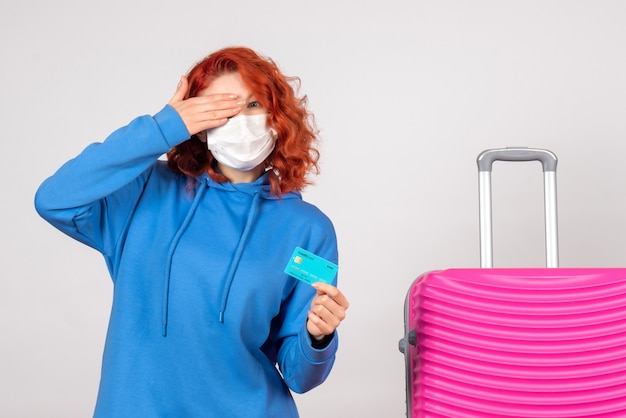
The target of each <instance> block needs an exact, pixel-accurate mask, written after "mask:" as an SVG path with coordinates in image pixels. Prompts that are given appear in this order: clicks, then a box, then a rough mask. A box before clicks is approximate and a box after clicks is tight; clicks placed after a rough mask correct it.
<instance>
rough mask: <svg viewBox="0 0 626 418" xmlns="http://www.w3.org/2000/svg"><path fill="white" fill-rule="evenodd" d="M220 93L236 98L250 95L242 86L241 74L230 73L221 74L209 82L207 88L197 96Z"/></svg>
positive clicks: (244, 86)
mask: <svg viewBox="0 0 626 418" xmlns="http://www.w3.org/2000/svg"><path fill="white" fill-rule="evenodd" d="M222 93H228V94H236V95H237V96H242V97H247V96H249V95H250V90H249V89H248V87H246V85H245V84H244V82H243V80H242V78H241V74H239V72H232V73H226V74H222V75H220V76H219V77H217V78H216V79H215V80H213V81H212V82H211V84H210V85H209V87H207V88H206V89H204V90H202V91H201V92H200V93H199V96H206V95H209V94H222Z"/></svg>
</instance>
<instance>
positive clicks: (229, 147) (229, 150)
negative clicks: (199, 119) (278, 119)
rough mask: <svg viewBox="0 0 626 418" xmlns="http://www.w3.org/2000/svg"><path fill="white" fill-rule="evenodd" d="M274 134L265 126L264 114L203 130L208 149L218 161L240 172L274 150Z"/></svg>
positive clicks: (233, 119)
mask: <svg viewBox="0 0 626 418" xmlns="http://www.w3.org/2000/svg"><path fill="white" fill-rule="evenodd" d="M275 142H276V132H275V131H274V130H273V129H269V128H268V127H267V114H261V115H237V116H235V117H232V118H230V119H229V120H228V122H226V124H224V125H222V126H218V127H217V128H213V129H208V130H207V131H206V143H207V147H208V148H209V150H210V151H211V153H212V154H213V156H214V157H215V159H216V160H217V161H219V162H220V163H222V164H224V165H225V166H228V167H230V168H234V169H235V170H239V171H248V170H252V169H253V168H254V167H256V166H258V165H259V164H261V163H262V162H263V161H264V160H265V159H266V158H267V157H268V156H269V155H270V153H271V152H272V150H273V149H274V144H275Z"/></svg>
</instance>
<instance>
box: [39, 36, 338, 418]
mask: <svg viewBox="0 0 626 418" xmlns="http://www.w3.org/2000/svg"><path fill="white" fill-rule="evenodd" d="M295 81H297V79H293V78H287V77H285V76H284V75H283V74H282V73H281V72H280V71H279V69H278V68H277V66H276V65H275V64H274V63H273V62H272V61H271V60H270V59H268V58H264V57H261V56H259V55H258V54H257V53H255V52H254V51H252V50H250V49H247V48H225V49H223V50H220V51H217V52H215V53H213V54H211V55H210V56H208V57H207V58H205V59H204V60H203V61H201V62H200V63H198V64H197V65H196V66H195V67H194V68H193V69H192V70H191V71H190V73H189V74H188V75H187V76H185V77H183V78H182V79H181V81H180V83H179V85H178V88H177V90H176V93H175V94H174V96H173V97H172V99H171V100H170V102H169V103H168V104H167V105H166V106H165V108H164V109H163V110H161V111H160V112H158V113H157V114H156V115H154V116H142V117H139V118H137V119H135V120H134V121H132V122H131V123H130V124H129V125H127V126H125V127H123V128H121V129H119V130H117V131H116V132H114V133H113V134H112V135H110V136H109V137H108V138H107V139H106V140H105V141H104V142H102V143H95V144H92V145H90V146H88V147H87V148H86V149H85V150H84V151H83V152H82V153H81V154H80V155H78V156H77V157H76V158H74V159H72V160H70V161H69V162H67V163H66V164H65V165H63V166H62V167H61V168H60V169H59V170H58V171H57V172H56V173H55V174H54V175H53V176H51V177H50V178H49V179H47V180H46V181H45V182H44V183H43V184H42V185H41V187H40V188H39V190H38V191H37V195H36V198H35V206H36V208H37V211H38V212H39V213H40V215H41V216H42V217H44V218H45V219H46V220H48V221H49V222H50V223H51V224H52V225H54V226H55V227H57V228H58V229H60V230H61V231H63V232H64V233H66V234H68V235H70V236H72V237H73V238H75V239H77V240H79V241H81V242H83V243H85V244H87V245H89V246H91V247H93V248H95V249H96V250H98V251H100V252H101V253H102V254H103V256H104V258H105V260H106V263H107V266H108V269H109V272H110V274H111V277H112V280H113V283H114V296H113V306H112V311H111V317H110V322H109V328H108V333H107V339H106V345H105V349H104V355H103V364H102V374H101V380H100V389H99V392H98V400H97V403H96V408H95V413H94V416H96V417H220V418H222V417H244V416H245V417H297V416H298V413H297V411H296V407H295V403H294V401H293V399H292V397H291V393H290V391H294V392H297V393H302V392H306V391H308V390H309V389H311V388H313V387H315V386H317V385H319V384H320V383H322V382H323V381H324V380H325V379H326V377H327V376H328V374H329V372H330V370H331V368H332V365H333V362H334V358H335V353H336V350H337V332H336V328H337V327H338V326H339V324H340V323H341V321H342V320H343V319H344V317H345V311H346V309H347V308H348V301H347V300H346V298H345V297H344V295H343V294H342V293H341V292H340V291H339V290H338V289H337V288H336V287H335V285H336V279H335V281H334V282H333V284H332V285H331V284H327V283H322V282H319V283H315V284H313V285H309V284H306V283H304V282H302V281H299V280H296V279H294V278H293V277H291V276H288V275H287V274H285V273H284V270H285V267H286V265H287V263H288V262H289V261H290V258H291V255H292V254H293V252H294V249H295V248H296V247H301V248H303V249H306V250H308V251H310V252H313V253H315V254H317V255H319V256H321V257H323V258H325V259H328V260H330V261H332V262H333V263H337V244H336V237H335V232H334V228H333V226H332V223H331V222H330V220H329V219H328V218H327V217H326V216H325V215H324V214H323V213H322V212H321V211H320V210H319V209H317V208H316V207H314V206H313V205H311V204H308V203H306V202H304V201H303V200H302V197H301V194H300V190H302V188H303V187H304V186H306V184H307V179H306V175H307V174H308V173H309V172H311V171H316V170H317V159H318V154H317V151H316V149H315V148H314V143H315V140H316V137H315V131H314V130H313V127H312V123H310V115H309V114H308V112H307V110H306V98H305V97H304V98H298V97H296V94H295V92H294V88H293V87H292V83H293V82H295ZM164 153H167V156H168V159H167V162H163V161H160V160H158V158H159V157H160V156H161V155H163V154H164Z"/></svg>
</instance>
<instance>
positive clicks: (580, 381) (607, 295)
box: [400, 148, 626, 418]
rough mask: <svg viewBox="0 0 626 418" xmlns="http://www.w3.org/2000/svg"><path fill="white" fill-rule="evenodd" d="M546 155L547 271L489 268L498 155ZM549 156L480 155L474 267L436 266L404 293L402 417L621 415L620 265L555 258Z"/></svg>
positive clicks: (625, 315) (625, 369) (504, 153)
mask: <svg viewBox="0 0 626 418" xmlns="http://www.w3.org/2000/svg"><path fill="white" fill-rule="evenodd" d="M497 160H502V161H534V160H538V161H540V162H541V163H542V167H543V171H544V193H545V213H546V252H547V268H537V269H530V268H520V269H510V268H507V269H503V268H492V241H491V236H492V234H491V169H492V165H493V162H494V161H497ZM556 165H557V159H556V156H555V155H554V154H553V153H551V152H549V151H546V150H538V149H527V148H504V149H496V150H487V151H484V152H483V153H481V154H480V155H479V156H478V169H479V190H480V193H479V194H480V197H479V200H480V242H481V245H480V249H481V268H480V269H478V268H474V269H449V270H442V271H431V272H428V273H425V274H423V275H421V276H420V277H418V278H417V279H415V281H414V282H413V283H412V285H411V287H410V289H409V291H408V292H407V296H406V300H405V335H404V337H403V338H402V339H401V340H400V351H401V352H403V353H404V357H405V363H406V407H407V416H408V417H414V418H415V417H427V418H439V417H447V418H470V417H471V418H491V417H524V418H530V417H537V418H554V417H568V418H569V417H606V418H608V417H615V418H617V417H619V418H625V417H626V268H624V269H623V268H614V269H608V268H607V269H598V268H593V269H592V268H588V269H585V268H582V269H580V268H575V269H574V268H555V267H557V266H558V243H557V227H556V225H557V220H556V213H557V210H556Z"/></svg>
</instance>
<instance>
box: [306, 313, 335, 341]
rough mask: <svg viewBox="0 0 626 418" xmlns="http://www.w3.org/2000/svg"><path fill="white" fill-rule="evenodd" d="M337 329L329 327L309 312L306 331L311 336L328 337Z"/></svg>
mask: <svg viewBox="0 0 626 418" xmlns="http://www.w3.org/2000/svg"><path fill="white" fill-rule="evenodd" d="M336 328H337V327H334V326H332V325H329V324H328V323H326V322H325V321H324V320H323V319H322V318H320V317H319V316H318V315H316V314H315V313H313V312H309V315H308V321H307V330H308V331H309V333H310V334H311V335H317V336H322V335H330V334H332V333H333V332H334V331H335V329H336Z"/></svg>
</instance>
